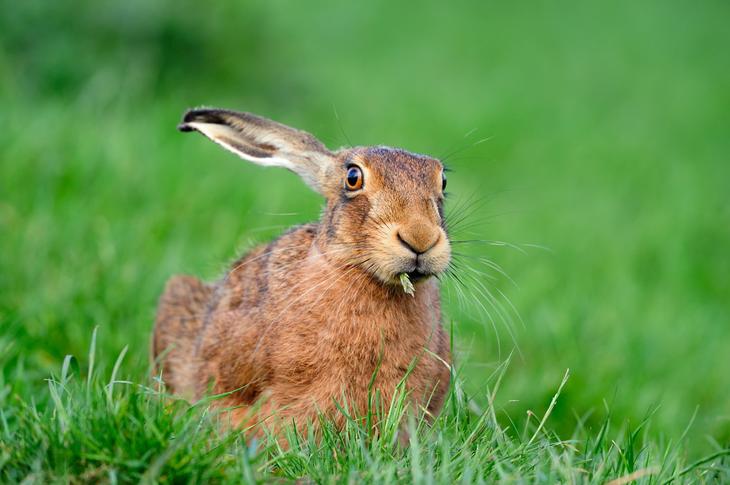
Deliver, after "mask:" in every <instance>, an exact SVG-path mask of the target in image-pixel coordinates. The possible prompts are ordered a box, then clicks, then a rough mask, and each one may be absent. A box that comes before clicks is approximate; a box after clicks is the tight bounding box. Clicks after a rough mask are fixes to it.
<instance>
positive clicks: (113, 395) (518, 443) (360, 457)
mask: <svg viewBox="0 0 730 485" xmlns="http://www.w3.org/2000/svg"><path fill="white" fill-rule="evenodd" d="M95 344H96V334H94V338H93V339H92V344H91V345H92V348H91V352H90V354H89V359H88V362H89V366H88V372H87V374H86V378H85V379H81V378H80V376H78V375H77V373H76V370H77V369H75V366H74V364H75V361H73V360H72V358H71V356H68V357H67V358H66V359H64V363H63V366H62V369H61V371H60V374H58V375H56V376H54V377H51V378H50V379H48V389H47V394H48V395H49V396H50V400H49V402H48V403H46V404H45V405H43V406H39V405H38V404H37V403H35V402H30V403H29V402H23V401H21V400H16V401H15V402H13V401H12V400H11V402H10V403H9V406H8V407H7V408H5V409H4V410H3V411H2V412H1V413H0V420H1V421H2V430H1V431H0V436H2V438H3V440H2V442H0V477H2V478H3V480H4V481H7V482H19V481H21V480H24V481H26V483H28V482H38V483H56V482H60V483H68V482H71V483H76V482H108V483H119V482H122V483H125V482H128V483H156V482H164V483H180V482H191V483H208V482H211V481H214V482H216V483H241V481H244V482H247V483H254V482H257V481H271V480H287V481H288V480H292V481H294V480H298V479H302V478H304V479H306V480H307V481H312V482H315V483H363V482H373V483H435V482H439V483H455V482H463V483H474V482H476V483H493V482H495V481H507V482H515V481H517V482H531V483H538V482H539V483H559V482H560V483H564V482H570V483H574V482H580V483H606V482H607V481H609V480H612V479H619V480H622V479H628V478H635V479H636V480H637V481H638V482H639V483H670V482H672V481H676V480H680V479H681V480H693V481H700V482H713V481H720V480H723V479H725V480H727V479H728V478H730V466H728V465H727V464H726V463H725V462H724V460H725V457H727V456H730V450H720V451H718V452H716V453H713V454H712V455H709V456H707V457H704V458H702V459H700V460H697V461H695V462H692V463H687V462H686V457H685V456H684V454H683V453H682V451H681V450H682V444H683V443H682V441H681V440H680V441H679V442H676V443H672V442H669V443H658V442H655V441H652V440H651V439H647V433H646V429H645V428H646V426H647V423H648V420H649V418H647V420H645V421H642V422H641V423H639V424H638V425H637V426H635V427H634V428H629V427H625V428H623V429H621V430H616V431H614V430H612V429H611V427H610V421H609V420H606V421H605V422H604V423H603V425H602V427H601V428H600V430H599V432H598V433H597V434H595V435H591V434H590V433H587V432H586V431H585V429H583V428H582V427H578V428H577V429H576V431H575V432H574V433H573V435H572V436H570V437H569V438H568V439H560V438H558V437H557V436H555V435H554V434H553V433H551V432H550V431H548V430H547V428H545V426H544V425H545V422H546V420H547V419H548V417H549V415H550V412H551V411H552V409H553V407H554V404H555V402H556V401H557V399H558V398H559V393H560V390H561V389H562V387H563V385H565V383H566V382H567V379H568V374H567V373H566V375H565V377H564V378H563V381H562V383H561V384H560V387H559V388H558V393H557V394H556V395H555V396H554V398H553V400H552V401H551V403H550V405H549V406H548V407H547V409H546V410H545V414H544V415H543V416H542V417H536V419H535V420H534V421H532V422H531V423H528V425H527V426H526V427H525V428H524V430H523V431H522V432H517V431H516V430H512V431H511V432H508V431H507V429H505V428H503V427H502V424H500V422H499V420H498V419H497V417H496V412H495V408H494V407H493V405H492V404H490V403H493V401H494V398H495V396H496V393H497V392H498V389H499V386H500V383H501V382H502V379H503V378H504V370H506V368H507V367H506V365H505V366H503V367H502V369H500V372H499V374H498V375H497V376H496V377H495V380H494V381H493V382H491V384H494V388H493V390H491V391H489V390H488V396H489V401H488V404H487V406H486V408H484V409H479V407H478V405H477V404H476V403H475V402H474V401H473V400H471V399H470V398H469V397H468V396H467V395H466V394H465V392H464V391H463V389H462V388H461V381H460V379H458V378H457V379H456V380H455V381H454V383H455V385H454V386H453V388H452V389H451V391H450V393H449V395H448V398H447V400H446V404H445V406H444V411H443V412H442V413H441V415H440V416H439V417H438V418H437V419H436V420H435V422H433V423H430V424H427V423H426V422H424V421H423V420H418V419H417V418H415V417H414V416H411V415H409V414H408V413H407V412H406V406H405V405H404V403H405V398H406V396H405V395H404V394H403V392H402V388H401V392H399V393H397V394H396V396H395V397H394V398H393V401H392V402H391V403H385V404H386V406H382V405H381V406H379V407H375V408H373V410H371V411H370V412H369V413H368V414H367V415H366V416H365V418H366V419H365V420H361V419H355V417H353V416H350V414H349V413H348V411H347V407H346V405H343V407H342V408H341V410H342V411H341V412H343V413H345V415H346V416H348V420H347V421H346V426H345V429H344V430H338V429H336V428H335V427H334V425H331V424H329V422H328V421H327V420H326V419H325V418H323V417H322V418H320V420H321V426H322V428H321V429H322V433H321V436H320V437H318V438H317V437H315V434H314V433H313V432H312V429H311V428H307V429H300V430H296V429H292V428H289V429H287V430H286V433H285V436H286V439H287V442H288V443H289V444H290V445H289V446H288V447H282V446H281V445H280V443H278V442H277V440H276V439H274V438H273V437H271V436H267V437H265V438H264V439H262V440H252V441H248V442H247V441H246V440H245V439H244V435H242V434H241V433H236V432H233V433H232V432H226V431H223V429H224V428H221V427H220V426H219V425H220V423H222V422H223V421H222V420H221V418H220V417H218V416H216V415H214V414H211V413H210V412H209V409H208V405H209V403H210V399H208V400H205V401H203V402H200V403H198V404H196V405H194V406H192V407H191V406H190V405H188V403H186V402H183V401H181V400H178V399H175V398H174V397H173V396H170V395H168V394H166V393H165V390H164V387H163V386H162V385H161V384H160V383H159V382H151V383H148V384H147V385H144V384H139V383H135V382H133V381H130V380H126V379H123V378H122V376H121V375H120V373H119V372H120V369H121V364H122V362H123V358H124V356H125V354H126V349H125V351H123V352H122V353H121V354H120V355H119V357H118V358H117V360H116V362H115V364H114V366H113V369H112V370H111V372H110V373H106V372H102V371H100V370H99V369H98V368H97V367H95V366H94V363H95V362H96V358H97V356H96V354H95V350H96V349H95ZM215 398H216V397H212V398H211V399H215ZM374 402H378V400H377V398H376V399H374ZM404 431H407V436H408V438H407V441H404V440H403V439H402V438H401V437H400V436H401V434H402V433H403V432H404ZM623 483H627V482H623Z"/></svg>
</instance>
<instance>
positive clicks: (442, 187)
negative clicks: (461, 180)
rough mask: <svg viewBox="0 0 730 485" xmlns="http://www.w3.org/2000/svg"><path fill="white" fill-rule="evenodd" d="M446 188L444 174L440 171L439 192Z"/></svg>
mask: <svg viewBox="0 0 730 485" xmlns="http://www.w3.org/2000/svg"><path fill="white" fill-rule="evenodd" d="M444 190H446V174H445V173H443V172H441V192H443V191H444Z"/></svg>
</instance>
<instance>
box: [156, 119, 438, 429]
mask: <svg viewBox="0 0 730 485" xmlns="http://www.w3.org/2000/svg"><path fill="white" fill-rule="evenodd" d="M196 113H198V114H199V116H196ZM210 123H212V124H214V125H216V126H213V127H210V126H209V124H210ZM218 124H221V125H223V126H222V128H221V126H218ZM182 129H186V130H189V129H195V130H197V131H200V132H201V133H203V134H204V135H206V136H208V137H209V138H211V139H213V140H214V141H216V142H217V143H219V144H221V145H223V146H224V147H225V148H227V149H229V150H231V151H234V152H235V153H237V154H239V155H240V156H241V157H242V158H245V159H248V160H251V161H254V162H256V163H261V164H264V165H269V164H271V165H281V166H286V167H287V168H290V169H292V170H294V171H295V172H297V173H300V175H302V177H303V178H304V179H305V180H307V181H308V182H309V183H310V185H312V186H313V187H315V188H316V189H317V190H318V191H320V192H321V193H322V194H323V195H325V197H327V200H328V202H327V206H326V209H325V211H324V213H323V215H322V219H321V221H320V222H319V223H318V224H308V225H304V226H300V227H296V228H294V229H292V230H290V231H289V232H287V233H286V234H284V235H283V236H281V237H280V238H279V239H277V240H275V241H273V242H271V243H269V244H267V245H263V246H259V247H257V248H255V249H254V250H252V251H251V252H249V253H248V254H247V255H245V256H244V257H242V258H241V259H239V260H238V261H236V262H235V263H234V264H233V265H232V266H231V268H230V270H229V271H228V272H227V274H226V275H225V277H224V278H223V279H222V280H220V281H219V282H217V283H215V284H213V285H206V284H203V283H201V282H200V281H199V280H197V279H196V278H193V277H190V276H176V277H173V278H172V279H171V280H170V281H169V282H168V284H167V287H166V288H165V291H164V293H163V295H162V297H161V298H160V303H159V308H158V313H157V319H156V323H155V331H154V338H153V357H155V358H156V359H159V360H161V361H162V366H161V370H162V376H163V378H164V380H165V381H166V383H167V384H168V385H169V386H170V388H171V389H172V391H173V392H175V393H179V394H181V395H184V396H188V397H190V398H192V399H199V398H201V397H202V396H203V395H205V394H206V393H207V392H211V391H212V392H213V393H224V392H231V391H234V392H233V393H232V394H230V395H229V396H227V397H226V398H224V399H220V400H216V401H214V405H215V406H218V407H234V408H235V409H234V410H232V411H231V413H230V417H231V418H232V421H233V424H234V425H237V426H248V425H251V424H254V423H257V422H260V421H266V420H268V422H269V423H270V424H272V425H275V424H276V423H277V422H284V423H291V422H292V421H293V422H294V423H295V424H296V425H298V426H302V425H304V424H305V423H306V422H308V421H314V420H315V417H316V415H317V413H318V412H321V413H324V414H326V415H329V416H330V417H332V418H333V419H335V420H336V421H337V422H339V423H340V424H341V423H342V422H343V417H342V414H341V413H340V412H339V411H338V410H337V407H336V405H335V402H342V401H343V400H346V401H347V403H348V405H349V406H350V408H351V410H353V412H354V413H355V414H359V415H362V414H363V413H364V412H365V411H366V410H367V405H368V396H369V395H368V392H369V384H370V381H371V379H372V378H373V375H375V381H374V390H375V391H379V392H380V393H381V395H382V396H383V398H384V402H385V403H388V402H390V397H391V396H392V395H393V393H394V391H395V387H396V385H397V384H398V383H399V382H400V381H401V380H402V379H403V377H404V376H405V375H406V373H407V370H408V368H409V366H410V365H411V364H412V363H415V366H414V368H413V370H412V373H411V374H410V375H409V376H408V379H407V381H406V387H407V389H408V391H409V392H410V399H411V401H412V402H413V403H414V404H417V405H420V406H422V407H424V408H426V411H427V412H428V413H429V414H432V415H434V414H436V413H438V411H439V410H440V408H441V406H442V404H443V400H444V396H445V394H446V391H447V389H448V384H449V378H450V352H449V347H450V346H449V339H448V335H447V334H446V332H445V331H444V329H443V327H442V324H441V310H440V295H439V288H438V281H437V280H436V279H435V278H433V277H429V276H432V275H437V274H439V273H441V272H443V271H444V270H445V269H446V266H447V265H448V262H449V257H450V249H449V244H448V238H447V236H446V232H445V230H444V221H443V220H442V217H441V213H442V210H441V205H442V201H443V193H442V190H441V177H442V170H443V167H442V166H441V163H440V162H438V161H437V160H435V159H432V158H429V157H425V156H421V155H415V154H411V153H408V152H405V151H403V150H398V149H392V148H386V147H370V148H354V149H347V150H341V151H339V152H337V153H331V152H328V151H327V150H326V149H325V148H324V147H323V146H322V145H321V144H320V143H319V142H317V141H316V139H315V138H314V137H312V136H311V135H309V134H306V133H304V132H301V131H298V130H293V129H290V128H287V127H285V126H284V125H279V124H278V123H273V122H269V121H268V120H265V119H263V118H259V117H254V116H253V115H248V114H237V113H234V112H230V111H218V110H194V111H191V112H189V113H188V114H186V116H185V119H184V123H183V126H182ZM223 130H226V131H223ZM287 130H290V131H287ZM231 137H235V138H236V139H235V140H234V142H235V143H228V142H227V140H228V139H229V138H231ZM246 147H248V148H246ZM262 147H266V149H263V148H262ZM262 152H267V153H270V155H269V156H270V157H271V160H278V161H276V162H274V163H269V161H268V160H266V158H264V161H262V158H261V157H262ZM313 154H314V155H313ZM353 164H354V165H357V166H358V167H360V168H361V170H362V172H363V174H364V186H363V188H362V190H359V191H355V192H350V191H348V190H347V189H346V188H345V187H344V183H343V182H344V177H345V173H346V170H347V168H348V167H350V166H352V165H353ZM416 255H418V256H417V257H416ZM402 272H409V273H411V274H412V275H413V277H414V278H417V281H416V291H415V295H414V296H410V295H407V294H406V293H404V291H403V289H402V288H401V287H400V286H399V284H398V275H399V274H400V273H402ZM376 371H377V373H376ZM279 420H281V421H279Z"/></svg>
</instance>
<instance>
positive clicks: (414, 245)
mask: <svg viewBox="0 0 730 485" xmlns="http://www.w3.org/2000/svg"><path fill="white" fill-rule="evenodd" d="M396 236H397V237H398V241H400V243H401V244H402V245H403V246H404V247H405V248H406V249H408V250H409V251H411V252H413V253H414V254H415V255H416V256H420V255H421V254H424V253H426V252H428V251H429V249H431V248H432V247H434V246H435V245H436V243H438V241H439V237H438V236H437V237H436V238H435V239H433V240H432V241H429V242H426V243H425V244H420V243H418V242H416V241H414V240H409V239H406V238H404V237H403V235H402V234H401V233H400V232H397V233H396Z"/></svg>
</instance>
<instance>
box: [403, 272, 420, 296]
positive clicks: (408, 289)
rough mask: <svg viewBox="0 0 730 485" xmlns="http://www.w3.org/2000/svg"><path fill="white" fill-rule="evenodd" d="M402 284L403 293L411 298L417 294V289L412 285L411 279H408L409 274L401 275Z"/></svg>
mask: <svg viewBox="0 0 730 485" xmlns="http://www.w3.org/2000/svg"><path fill="white" fill-rule="evenodd" d="M400 284H401V286H403V291H404V292H405V293H407V294H409V295H411V296H414V295H415V294H416V289H415V288H414V287H413V283H411V279H410V278H409V277H408V273H401V274H400Z"/></svg>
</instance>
